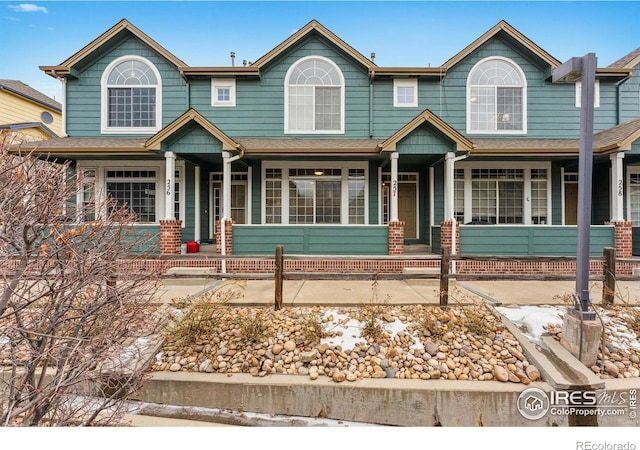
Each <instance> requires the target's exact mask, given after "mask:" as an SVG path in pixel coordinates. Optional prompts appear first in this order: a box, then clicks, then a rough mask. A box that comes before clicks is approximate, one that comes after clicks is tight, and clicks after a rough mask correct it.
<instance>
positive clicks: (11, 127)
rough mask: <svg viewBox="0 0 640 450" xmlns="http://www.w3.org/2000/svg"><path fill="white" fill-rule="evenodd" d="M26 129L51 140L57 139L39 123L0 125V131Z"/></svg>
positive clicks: (48, 129) (55, 135)
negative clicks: (46, 136) (37, 131)
mask: <svg viewBox="0 0 640 450" xmlns="http://www.w3.org/2000/svg"><path fill="white" fill-rule="evenodd" d="M28 129H38V130H40V132H41V133H42V134H45V135H48V136H49V137H51V138H57V137H58V135H57V134H55V133H54V132H53V131H51V129H50V128H49V127H47V126H46V125H45V124H43V123H41V122H22V123H7V124H2V125H0V130H11V131H19V130H28Z"/></svg>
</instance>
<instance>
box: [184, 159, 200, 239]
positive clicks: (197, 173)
mask: <svg viewBox="0 0 640 450" xmlns="http://www.w3.org/2000/svg"><path fill="white" fill-rule="evenodd" d="M194 171H195V173H194V179H195V181H194V182H195V189H194V192H193V202H194V203H195V205H196V206H195V213H194V217H193V221H194V224H193V226H194V231H193V239H194V240H195V241H196V242H200V166H196V167H195V169H194ZM185 178H186V177H185Z"/></svg>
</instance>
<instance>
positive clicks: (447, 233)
mask: <svg viewBox="0 0 640 450" xmlns="http://www.w3.org/2000/svg"><path fill="white" fill-rule="evenodd" d="M452 224H453V222H451V221H445V222H440V248H444V247H451V254H452V255H457V254H458V249H459V248H460V222H456V245H455V248H453V245H452V244H453V242H452V239H451V236H452V234H451V228H452Z"/></svg>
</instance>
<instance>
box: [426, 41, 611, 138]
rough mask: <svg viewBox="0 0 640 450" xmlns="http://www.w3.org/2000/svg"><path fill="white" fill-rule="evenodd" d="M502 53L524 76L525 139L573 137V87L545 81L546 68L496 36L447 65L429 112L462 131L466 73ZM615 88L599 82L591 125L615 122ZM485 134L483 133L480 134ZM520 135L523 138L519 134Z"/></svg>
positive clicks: (576, 131)
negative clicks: (598, 100)
mask: <svg viewBox="0 0 640 450" xmlns="http://www.w3.org/2000/svg"><path fill="white" fill-rule="evenodd" d="M491 56H502V57H506V58H509V59H511V60H512V61H513V62H515V63H516V64H518V66H520V68H521V69H522V71H523V72H524V74H525V76H526V78H527V113H528V114H527V134H526V137H529V138H577V137H578V135H579V132H580V127H579V122H580V109H579V108H576V107H575V86H574V85H573V84H553V83H551V82H550V81H547V80H546V79H545V78H546V75H547V74H546V68H544V67H539V66H537V65H536V64H534V62H533V61H535V58H531V59H530V58H529V57H527V56H525V54H524V53H523V52H522V51H521V50H519V49H517V48H515V47H513V46H512V45H511V44H510V43H508V42H507V41H506V40H504V39H501V38H500V36H496V37H494V38H493V39H491V40H489V41H488V42H487V43H485V44H484V45H482V46H481V47H479V48H478V49H477V50H475V51H474V52H472V53H471V54H470V55H469V56H468V57H466V58H465V59H464V60H462V61H461V62H460V63H458V64H457V65H456V66H455V67H453V68H451V69H450V70H449V71H448V72H447V74H446V76H445V78H444V79H443V82H442V89H441V90H440V91H439V93H438V94H439V95H437V96H435V97H433V101H434V105H433V109H432V110H433V112H435V113H436V114H438V115H439V116H440V117H441V118H443V119H444V120H445V121H447V122H448V123H449V124H450V125H452V126H453V127H454V128H456V129H457V130H458V131H460V132H461V133H466V100H465V97H466V85H467V76H468V74H469V72H470V70H471V69H472V68H473V66H474V65H475V64H476V63H478V62H479V61H480V60H482V59H484V58H487V57H491ZM614 100H615V89H614V88H613V85H612V84H608V85H607V84H606V83H602V84H601V106H600V108H597V110H596V112H595V117H594V128H595V129H596V130H601V129H603V128H607V127H610V126H612V125H615V119H614V117H613V116H614V115H615V114H614V110H615V102H614ZM484 137H486V135H484ZM523 137H525V136H524V135H523Z"/></svg>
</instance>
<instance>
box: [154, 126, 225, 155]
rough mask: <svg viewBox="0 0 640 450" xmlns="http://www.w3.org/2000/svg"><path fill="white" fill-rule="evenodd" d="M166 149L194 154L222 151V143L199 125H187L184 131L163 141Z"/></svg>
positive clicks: (178, 152)
mask: <svg viewBox="0 0 640 450" xmlns="http://www.w3.org/2000/svg"><path fill="white" fill-rule="evenodd" d="M163 149H164V150H165V151H170V152H174V153H177V154H180V153H192V154H196V153H197V154H211V153H222V143H221V142H220V141H219V140H218V139H216V138H215V137H214V136H212V135H211V134H210V133H209V132H208V131H207V130H205V129H204V128H202V127H201V126H199V125H192V126H187V129H186V130H184V132H182V133H179V134H178V135H177V136H175V135H174V136H172V138H171V139H169V140H168V142H167V143H163Z"/></svg>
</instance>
